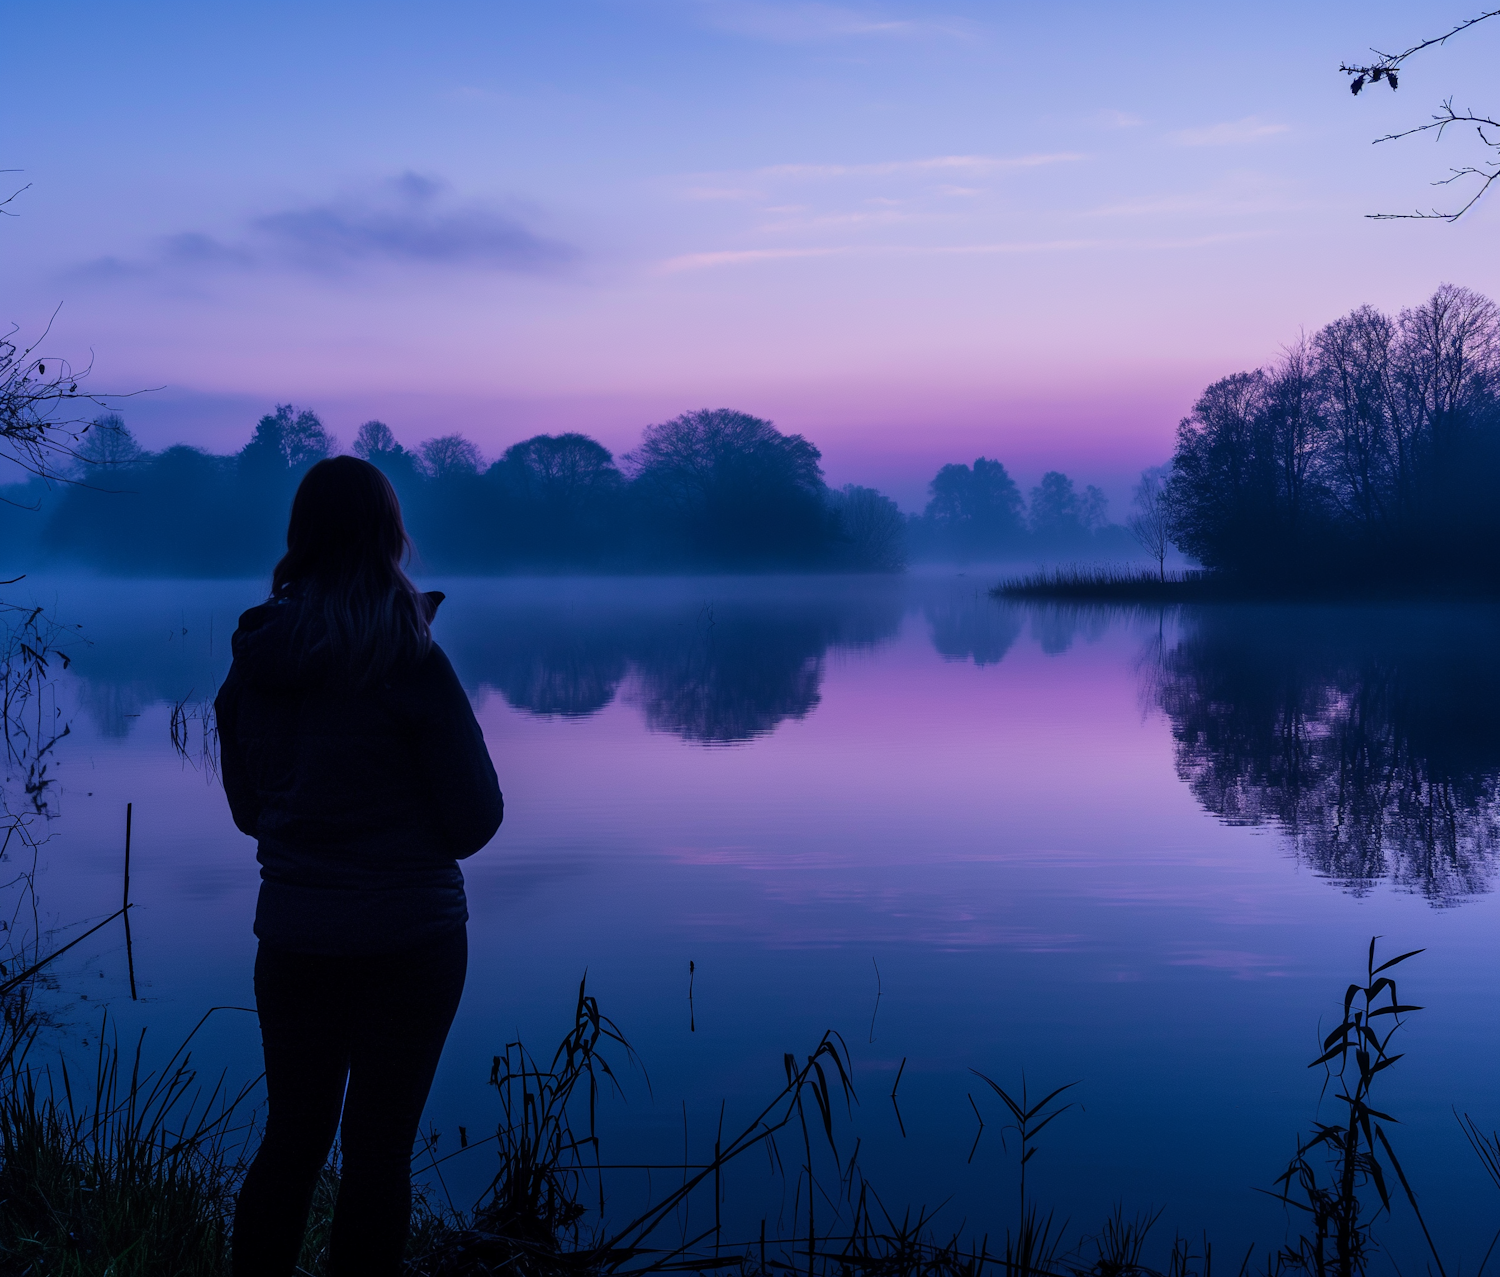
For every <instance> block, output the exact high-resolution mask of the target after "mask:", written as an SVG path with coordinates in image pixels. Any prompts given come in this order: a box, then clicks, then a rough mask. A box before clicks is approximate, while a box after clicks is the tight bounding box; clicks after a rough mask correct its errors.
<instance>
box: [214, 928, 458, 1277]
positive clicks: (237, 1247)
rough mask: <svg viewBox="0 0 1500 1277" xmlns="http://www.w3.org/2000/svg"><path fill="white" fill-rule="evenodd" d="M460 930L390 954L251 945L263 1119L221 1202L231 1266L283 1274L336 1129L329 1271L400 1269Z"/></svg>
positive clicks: (259, 1274)
mask: <svg viewBox="0 0 1500 1277" xmlns="http://www.w3.org/2000/svg"><path fill="white" fill-rule="evenodd" d="M468 956H469V946H468V936H467V934H466V932H465V931H464V930H463V929H462V928H459V929H458V930H457V931H455V932H453V933H452V934H451V935H448V936H444V937H443V938H442V939H440V940H437V941H434V942H432V943H430V944H426V945H423V946H422V947H421V948H418V949H414V950H407V951H405V952H401V953H393V954H378V955H374V956H369V955H366V956H360V957H346V956H337V957H332V956H327V955H322V954H306V953H289V952H287V951H285V950H282V949H275V948H272V947H270V946H268V945H265V944H262V945H261V946H260V951H259V953H258V954H257V955H256V958H255V1005H256V1008H257V1009H258V1010H259V1012H260V1034H261V1042H262V1044H263V1046H264V1048H265V1055H266V1102H267V1108H268V1112H267V1116H266V1132H265V1138H264V1139H263V1140H262V1141H261V1146H260V1151H259V1152H258V1153H257V1154H256V1157H255V1161H254V1163H253V1164H252V1165H251V1167H250V1170H249V1172H248V1173H247V1174H246V1176H245V1183H244V1187H243V1188H241V1190H240V1196H239V1203H238V1206H237V1207H236V1210H235V1215H234V1245H233V1251H234V1274H235V1277H288V1274H290V1273H291V1272H292V1269H293V1267H294V1266H295V1264H296V1262H297V1256H298V1254H299V1252H300V1251H301V1248H302V1240H303V1235H304V1234H305V1232H306V1230H307V1213H308V1209H309V1207H310V1205H311V1203H312V1196H313V1190H314V1189H315V1188H316V1186H317V1182H318V1176H319V1174H320V1173H321V1171H322V1169H323V1166H324V1164H325V1163H326V1161H327V1158H328V1152H329V1149H330V1148H331V1147H332V1145H333V1139H334V1135H335V1134H337V1133H339V1132H340V1125H341V1124H340V1115H341V1114H342V1139H341V1149H342V1153H343V1164H342V1171H341V1174H340V1179H339V1195H338V1204H337V1206H336V1208H335V1210H334V1216H333V1235H332V1239H331V1241H330V1243H329V1269H328V1271H329V1273H330V1274H332V1277H353V1275H355V1274H358V1277H387V1275H388V1274H389V1275H393V1274H397V1273H399V1272H400V1269H401V1256H402V1252H403V1251H404V1249H405V1247H406V1235H407V1231H408V1228H409V1227H410V1223H411V1156H412V1145H413V1143H414V1142H415V1140H416V1135H417V1127H418V1124H419V1123H420V1121H421V1118H422V1106H423V1105H424V1104H426V1102H427V1092H428V1091H429V1090H430V1089H431V1087H432V1077H433V1074H434V1073H435V1072H436V1071H437V1064H438V1057H439V1056H440V1055H441V1054H442V1050H443V1040H444V1039H445V1038H446V1037H447V1036H448V1028H449V1026H450V1025H451V1024H452V1023H453V1016H454V1013H455V1012H456V1011H457V1010H458V1000H459V997H460V995H461V994H462V993H463V987H464V974H465V971H466V969H467V966H468Z"/></svg>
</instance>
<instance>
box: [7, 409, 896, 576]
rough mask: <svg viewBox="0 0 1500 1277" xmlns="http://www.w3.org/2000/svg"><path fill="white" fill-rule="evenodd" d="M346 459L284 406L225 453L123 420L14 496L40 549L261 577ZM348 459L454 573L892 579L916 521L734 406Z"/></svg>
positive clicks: (99, 427) (375, 428)
mask: <svg viewBox="0 0 1500 1277" xmlns="http://www.w3.org/2000/svg"><path fill="white" fill-rule="evenodd" d="M338 450H339V443H338V441H337V440H336V439H334V438H333V437H332V436H331V435H330V434H329V432H328V431H327V430H326V429H325V428H324V426H323V423H322V422H321V421H320V420H319V418H318V417H317V415H316V414H315V413H313V412H311V411H308V410H306V409H302V410H299V409H296V408H294V407H293V406H291V405H289V404H283V405H280V406H279V407H277V408H276V410H275V411H274V412H271V413H268V414H267V415H265V416H264V417H262V418H261V419H260V421H259V423H258V424H257V425H256V427H255V430H254V433H253V434H252V436H251V438H250V440H249V442H248V443H246V445H245V446H244V447H243V448H241V449H240V450H239V452H237V453H233V454H231V455H228V456H222V455H214V454H211V453H208V452H205V451H203V450H201V449H198V448H192V447H188V446H185V445H179V446H176V447H172V448H167V449H166V450H165V451H162V452H159V453H150V452H147V451H145V450H144V449H142V448H141V447H140V446H139V445H138V443H137V442H136V440H135V439H134V438H133V436H132V435H131V433H130V431H129V430H128V429H127V428H126V426H125V424H124V422H123V421H122V420H120V419H119V418H118V417H112V416H105V417H101V418H100V419H99V420H98V421H97V422H95V423H94V425H93V426H92V428H91V429H89V430H88V431H87V432H86V433H85V435H84V436H83V438H82V440H81V441H80V444H79V447H78V469H77V472H76V473H75V475H74V478H75V480H76V482H75V483H73V484H71V485H67V486H63V487H61V488H48V487H43V486H40V485H33V486H32V487H30V488H28V489H15V488H13V489H11V490H9V492H8V493H7V494H6V495H8V497H9V498H10V500H12V501H14V502H18V503H20V504H23V505H24V504H28V503H30V504H37V503H40V504H41V505H42V506H43V507H44V518H43V519H42V520H40V521H39V531H38V533H37V540H38V547H37V548H38V549H39V550H40V551H41V552H42V553H43V555H44V556H46V557H48V558H51V559H53V560H54V561H62V562H72V563H78V564H81V565H86V566H90V567H94V568H97V569H100V570H104V571H115V572H136V573H139V572H166V573H188V574H201V575H223V574H228V573H235V572H246V573H259V572H262V571H264V569H265V567H266V565H267V564H269V563H270V562H272V561H273V560H274V559H275V558H276V556H277V554H278V553H279V552H280V547H281V541H282V537H283V535H284V532H285V521H286V512H287V510H288V508H289V506H290V502H291V496H292V493H293V492H294V491H295V489H296V486H297V484H298V482H299V481H300V480H301V477H302V475H303V474H304V473H305V472H306V470H307V469H308V467H309V466H311V465H312V464H313V463H314V462H316V461H318V460H320V459H321V458H323V457H327V456H330V455H332V454H334V453H335V452H337V451H338ZM353 451H354V453H355V454H356V455H357V456H360V457H364V458H365V459H367V460H369V461H370V462H371V463H373V464H374V465H376V466H378V467H379V468H380V469H381V470H382V471H384V472H385V474H386V475H388V476H389V477H390V479H391V482H392V484H393V485H394V486H395V488H396V491H397V493H398V494H399V495H400V497H401V501H402V505H403V507H404V509H405V511H406V515H407V521H408V525H409V527H410V530H411V532H412V534H413V538H414V540H415V541H416V543H417V547H418V550H419V553H420V555H421V564H422V566H423V567H425V568H427V569H429V570H432V571H446V572H505V571H525V570H541V571H547V570H573V571H577V570H595V571H611V570H626V569H631V570H635V569H659V570H683V571H696V570H726V571H744V570H759V569H780V570H812V569H819V570H832V571H866V572H893V571H899V570H900V569H901V568H902V567H903V566H904V565H905V562H906V520H905V517H904V516H903V515H902V514H901V512H900V510H899V509H898V508H897V506H896V503H895V502H894V501H892V500H890V498H888V497H886V496H884V495H882V494H881V493H879V492H876V491H875V490H873V489H871V488H864V487H859V486H857V485H848V486H845V487H843V488H841V489H832V488H830V487H829V486H828V485H827V484H826V483H825V482H824V479H823V472H822V468H821V466H820V460H821V457H820V454H819V452H818V449H817V448H815V447H814V446H813V445H812V444H811V443H809V442H808V441H807V440H806V439H804V438H803V437H802V436H800V435H786V434H782V433H781V432H780V431H778V430H777V429H776V428H775V427H774V426H773V425H772V424H771V423H770V422H768V421H763V420H761V419H760V418H758V417H752V416H749V415H748V414H746V413H741V412H733V411H730V410H727V409H719V410H704V411H699V412H689V413H684V414H683V415H682V416H680V417H676V418H674V419H673V420H671V421H668V422H664V423H661V424H659V425H653V426H648V427H647V428H646V430H645V432H644V434H643V437H642V439H641V442H640V445H639V446H638V447H637V448H636V449H635V450H633V451H632V452H629V453H627V454H626V455H625V456H623V457H621V458H620V459H619V461H618V462H617V461H616V459H615V457H614V456H613V455H611V453H610V452H609V450H608V449H606V448H605V447H604V446H603V445H602V444H600V443H598V442H597V441H596V440H594V439H591V438H589V437H588V436H587V435H583V434H576V433H567V434H560V435H536V436H534V437H533V438H530V439H526V440H524V441H523V442H521V443H517V444H515V445H513V446H512V447H510V448H507V449H506V451H505V452H504V454H503V455H502V456H501V457H500V458H499V459H498V460H496V461H495V462H494V463H493V464H490V465H486V464H485V463H484V460H483V458H482V456H481V454H480V451H479V448H478V447H477V446H476V445H475V444H474V443H473V442H472V441H470V440H468V439H465V438H464V437H463V436H462V435H459V434H449V435H442V436H439V437H437V438H433V439H429V440H427V441H426V442H425V443H423V444H422V445H421V446H420V447H418V448H416V449H407V448H404V447H403V446H402V445H401V444H399V443H398V442H397V441H396V439H395V436H394V435H393V434H392V432H391V430H390V428H389V427H388V426H386V425H385V424H384V423H383V422H380V421H367V422H366V423H365V424H364V425H362V426H361V427H360V428H359V432H358V434H357V436H356V437H355V439H354V443H353Z"/></svg>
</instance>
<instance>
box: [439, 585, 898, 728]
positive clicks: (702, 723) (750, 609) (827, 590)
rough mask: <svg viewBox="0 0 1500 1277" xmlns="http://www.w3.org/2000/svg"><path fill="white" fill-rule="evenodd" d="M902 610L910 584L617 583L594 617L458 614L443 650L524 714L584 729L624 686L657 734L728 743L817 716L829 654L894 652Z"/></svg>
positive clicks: (570, 608)
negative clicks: (891, 645) (570, 721)
mask: <svg viewBox="0 0 1500 1277" xmlns="http://www.w3.org/2000/svg"><path fill="white" fill-rule="evenodd" d="M573 588H575V589H576V587H573ZM902 611H903V598H902V595H901V592H900V586H899V583H898V582H897V583H892V585H891V586H890V587H889V588H879V587H875V588H872V586H871V583H870V582H869V581H868V580H863V581H862V580H859V579H858V578H855V579H852V580H851V579H848V578H844V579H840V578H799V579H794V580H792V581H788V580H787V579H786V578H781V579H780V580H779V581H774V580H771V579H768V580H767V582H766V587H765V588H764V589H756V588H753V587H747V586H746V584H745V583H744V582H739V583H736V584H735V585H734V587H733V588H731V589H724V588H719V589H715V586H714V583H713V582H712V581H702V582H691V583H690V582H673V583H662V582H646V581H642V582H640V583H638V584H637V585H636V586H635V587H634V588H629V587H622V586H621V585H620V583H618V582H612V583H610V584H609V585H608V586H605V587H603V588H602V592H601V594H600V595H599V596H596V597H593V598H590V599H589V600H588V602H587V604H586V605H584V604H581V603H580V601H579V599H578V596H577V595H576V594H575V593H569V592H568V591H567V590H564V589H561V588H560V589H558V590H556V591H548V590H546V589H545V588H541V589H539V590H538V591H537V592H536V593H534V594H531V595H529V596H527V597H525V598H515V597H512V598H508V599H507V600H506V601H505V602H504V603H503V604H501V605H500V606H498V607H497V608H496V610H495V614H494V615H493V616H492V617H490V616H486V617H484V618H479V617H476V616H474V615H473V614H472V613H465V614H464V615H463V616H462V617H460V616H458V615H455V616H454V617H453V618H452V620H453V621H454V622H456V624H455V626H454V627H453V629H450V631H449V632H448V635H446V636H445V639H444V641H445V644H446V645H447V646H448V647H449V648H450V651H452V653H453V655H454V658H455V661H456V663H457V664H458V666H459V668H460V671H461V673H462V674H463V676H464V678H465V681H466V682H478V683H481V684H485V685H488V686H490V687H493V688H495V689H496V690H497V691H499V692H500V693H501V695H502V696H504V697H505V699H506V701H507V702H508V703H509V704H510V705H512V706H514V707H515V708H517V709H520V710H524V711H526V712H528V713H532V714H538V715H548V716H552V715H556V716H566V717H583V716H586V715H589V714H594V713H597V712H598V711H600V710H602V709H603V708H605V706H607V705H609V704H610V703H611V702H612V701H613V700H614V699H615V698H616V696H617V695H619V694H620V691H621V688H622V686H623V687H625V688H626V689H627V690H626V692H625V699H626V700H628V701H629V702H630V703H632V704H634V705H636V706H638V707H639V708H640V710H641V711H642V713H643V714H644V715H645V719H646V725H647V727H648V728H649V729H650V730H652V731H657V732H670V733H672V734H674V735H677V736H680V737H682V738H683V739H684V740H689V741H695V742H698V743H700V744H708V745H727V744H734V743H737V742H741V741H747V740H752V739H754V738H755V737H757V736H762V735H765V734H766V733H768V732H771V731H774V730H775V728H776V727H777V726H778V725H779V724H781V723H783V722H785V721H787V720H788V719H800V718H803V717H805V716H806V715H807V714H808V713H810V712H811V711H812V710H813V709H815V708H816V707H817V705H818V702H819V698H820V693H821V686H822V681H823V666H824V658H825V656H826V655H827V653H828V651H829V650H830V649H850V648H869V647H873V646H875V645H877V644H879V643H881V642H884V641H885V640H887V639H889V638H891V637H893V636H894V635H895V633H896V631H897V630H898V628H899V627H900V623H901V616H902Z"/></svg>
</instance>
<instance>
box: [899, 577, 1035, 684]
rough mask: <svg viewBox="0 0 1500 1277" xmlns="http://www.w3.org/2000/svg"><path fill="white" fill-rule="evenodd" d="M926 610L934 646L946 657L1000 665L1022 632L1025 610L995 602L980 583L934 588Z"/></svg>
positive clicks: (926, 602) (924, 602)
mask: <svg viewBox="0 0 1500 1277" xmlns="http://www.w3.org/2000/svg"><path fill="white" fill-rule="evenodd" d="M922 612H923V615H924V616H925V617H926V618H927V625H928V631H929V633H930V634H931V636H932V646H933V647H934V648H935V649H936V650H937V653H938V655H939V656H941V657H942V658H943V659H944V660H945V661H973V662H974V664H975V665H997V664H999V662H1000V661H1002V660H1004V659H1005V654H1006V653H1007V652H1009V651H1010V649H1011V646H1012V645H1013V644H1014V643H1015V641H1016V639H1018V638H1019V637H1020V636H1021V618H1022V610H1021V609H1020V608H1018V607H1013V606H1011V605H1009V604H1004V603H997V602H995V600H994V599H992V598H990V597H989V593H988V591H987V590H983V589H980V588H977V587H970V588H948V589H941V588H935V589H930V590H929V591H928V594H927V597H926V599H924V600H923V604H922Z"/></svg>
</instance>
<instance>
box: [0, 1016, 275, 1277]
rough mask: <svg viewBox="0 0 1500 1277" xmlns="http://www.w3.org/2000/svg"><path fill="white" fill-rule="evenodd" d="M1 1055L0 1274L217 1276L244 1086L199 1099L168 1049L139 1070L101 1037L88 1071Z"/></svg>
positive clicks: (12, 1051) (15, 1050)
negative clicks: (157, 1062)
mask: <svg viewBox="0 0 1500 1277" xmlns="http://www.w3.org/2000/svg"><path fill="white" fill-rule="evenodd" d="M35 1044H36V1039H35V1035H34V1034H33V1033H29V1032H28V1033H25V1034H23V1035H22V1036H19V1037H13V1038H12V1039H11V1042H10V1044H9V1049H7V1050H6V1052H5V1053H4V1058H3V1060H0V1271H3V1272H5V1273H7V1274H12V1273H14V1274H23V1273H27V1274H29V1273H35V1274H39V1275H40V1274H48V1275H49V1277H50V1275H52V1274H56V1275H58V1277H106V1275H107V1277H160V1275H161V1274H166V1273H171V1274H180V1275H181V1277H217V1274H220V1273H223V1272H224V1271H226V1265H225V1256H226V1239H227V1237H228V1229H229V1220H230V1218H231V1214H232V1210H233V1194H234V1189H235V1187H236V1185H237V1182H238V1170H239V1167H240V1165H241V1162H242V1158H241V1156H240V1154H241V1153H242V1152H243V1142H244V1139H245V1137H247V1136H248V1135H249V1133H250V1121H249V1114H248V1111H247V1104H246V1101H247V1097H248V1092H249V1088H248V1087H247V1088H245V1089H242V1090H240V1091H238V1092H234V1093H228V1092H226V1091H225V1090H224V1087H223V1082H222V1079H221V1080H220V1082H219V1083H218V1084H216V1085H214V1086H211V1087H209V1088H207V1089H206V1090H205V1089H204V1088H203V1087H201V1086H200V1085H199V1083H198V1079H197V1076H196V1074H195V1072H194V1071H193V1069H192V1067H191V1065H190V1062H189V1059H188V1056H187V1054H186V1052H185V1051H184V1050H181V1049H179V1051H178V1052H176V1053H175V1054H174V1055H173V1056H172V1058H171V1059H169V1060H168V1061H167V1063H166V1064H165V1065H164V1066H163V1067H162V1068H161V1069H159V1070H155V1071H149V1072H148V1071H145V1070H143V1068H142V1059H141V1056H142V1048H143V1045H144V1035H142V1038H141V1039H139V1040H137V1042H136V1044H135V1048H134V1050H133V1051H130V1052H125V1051H122V1050H121V1049H120V1047H119V1045H118V1043H117V1042H115V1041H114V1040H113V1039H112V1035H109V1034H107V1033H101V1034H100V1037H99V1046H98V1049H97V1051H96V1053H95V1057H94V1061H93V1067H92V1069H91V1070H89V1072H88V1073H87V1074H85V1075H84V1076H82V1077H79V1076H75V1073H74V1070H73V1069H71V1068H70V1067H69V1065H68V1064H67V1062H66V1061H62V1060H59V1061H58V1062H57V1063H56V1064H45V1065H40V1066H37V1065H34V1064H33V1063H32V1062H31V1060H30V1056H31V1055H32V1053H33V1052H34V1049H35Z"/></svg>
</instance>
